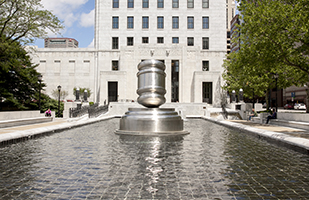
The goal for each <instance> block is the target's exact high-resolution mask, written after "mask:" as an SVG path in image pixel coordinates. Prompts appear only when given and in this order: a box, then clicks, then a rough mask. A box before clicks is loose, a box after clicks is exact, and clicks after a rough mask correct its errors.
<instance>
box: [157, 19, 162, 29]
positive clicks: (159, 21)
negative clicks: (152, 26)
mask: <svg viewBox="0 0 309 200" xmlns="http://www.w3.org/2000/svg"><path fill="white" fill-rule="evenodd" d="M157 27H158V28H159V29H163V28H164V17H158V18H157Z"/></svg>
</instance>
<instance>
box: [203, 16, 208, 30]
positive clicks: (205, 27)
mask: <svg viewBox="0 0 309 200" xmlns="http://www.w3.org/2000/svg"><path fill="white" fill-rule="evenodd" d="M203 29H209V17H203Z"/></svg>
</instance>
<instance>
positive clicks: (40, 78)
mask: <svg viewBox="0 0 309 200" xmlns="http://www.w3.org/2000/svg"><path fill="white" fill-rule="evenodd" d="M38 81H39V83H40V88H39V110H40V113H41V83H42V75H41V74H39V75H38Z"/></svg>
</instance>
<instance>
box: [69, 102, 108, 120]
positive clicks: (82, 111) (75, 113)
mask: <svg viewBox="0 0 309 200" xmlns="http://www.w3.org/2000/svg"><path fill="white" fill-rule="evenodd" d="M69 111H70V115H69V116H70V118H74V117H81V116H83V115H86V114H88V115H89V118H93V117H97V116H99V115H101V114H103V113H106V112H107V111H108V105H104V106H99V104H98V103H95V104H93V105H91V106H81V104H80V106H77V107H76V108H70V110H69Z"/></svg>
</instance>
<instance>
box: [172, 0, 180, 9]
mask: <svg viewBox="0 0 309 200" xmlns="http://www.w3.org/2000/svg"><path fill="white" fill-rule="evenodd" d="M173 8H179V0H173Z"/></svg>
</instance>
